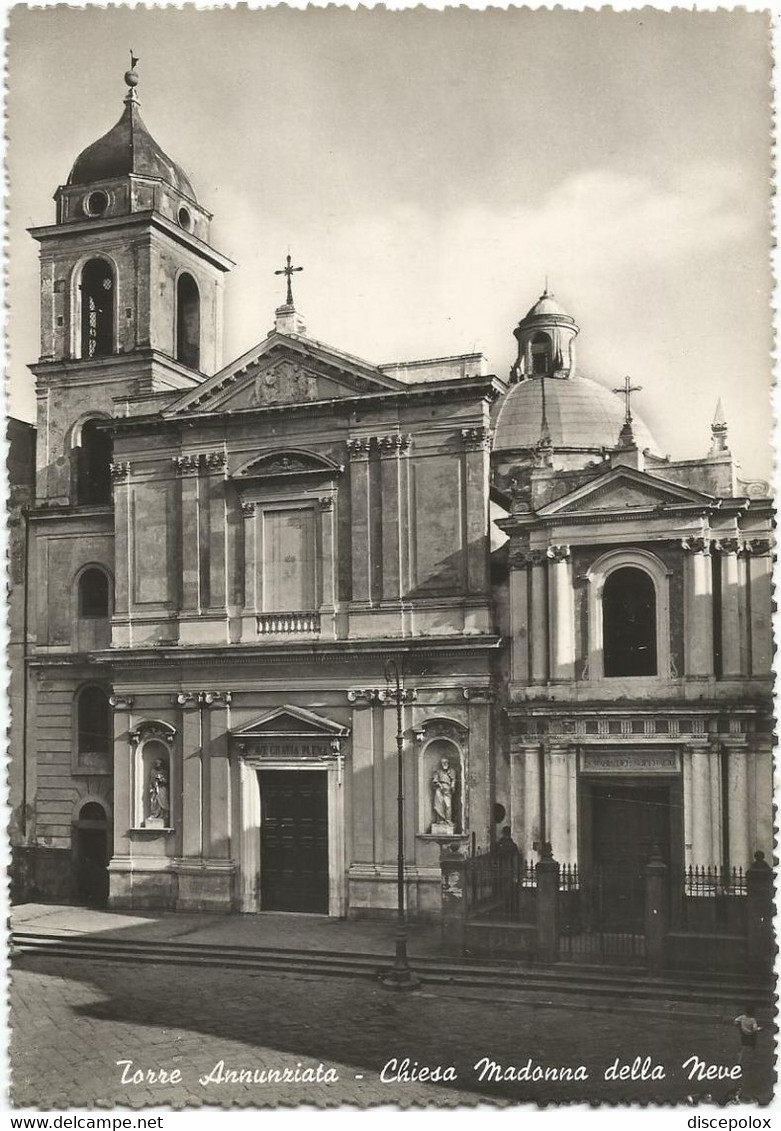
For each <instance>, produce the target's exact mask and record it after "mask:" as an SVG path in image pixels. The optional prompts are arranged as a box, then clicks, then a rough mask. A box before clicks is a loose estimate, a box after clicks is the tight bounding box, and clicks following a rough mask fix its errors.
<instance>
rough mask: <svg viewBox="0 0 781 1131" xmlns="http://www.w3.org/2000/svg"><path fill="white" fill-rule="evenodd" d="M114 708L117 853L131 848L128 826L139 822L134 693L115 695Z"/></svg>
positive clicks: (112, 702) (124, 853) (122, 852)
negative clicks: (135, 774)
mask: <svg viewBox="0 0 781 1131" xmlns="http://www.w3.org/2000/svg"><path fill="white" fill-rule="evenodd" d="M110 702H111V706H112V707H113V712H114V799H113V800H114V855H115V856H126V855H127V854H128V853H129V852H130V839H129V837H128V829H130V828H132V827H133V826H134V825H135V824H137V823H139V822H140V817H139V816H138V815H137V814H136V812H135V807H136V798H135V796H134V780H133V775H134V760H135V759H134V754H135V749H134V747H133V745H132V743H131V739H130V731H131V720H132V716H131V710H132V707H133V696H132V695H112V696H111V700H110Z"/></svg>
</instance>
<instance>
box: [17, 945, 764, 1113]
mask: <svg viewBox="0 0 781 1131" xmlns="http://www.w3.org/2000/svg"><path fill="white" fill-rule="evenodd" d="M10 991H11V992H10V1000H11V1025H12V1033H11V1050H10V1051H11V1071H12V1080H11V1104H12V1105H13V1106H14V1107H17V1108H18V1107H37V1108H40V1109H42V1110H62V1109H63V1108H68V1107H79V1108H96V1107H114V1106H130V1107H136V1108H138V1107H157V1106H170V1107H173V1108H182V1107H193V1106H201V1105H217V1106H226V1107H227V1106H230V1105H232V1104H236V1105H239V1106H246V1107H262V1106H266V1105H274V1106H280V1105H295V1104H303V1103H312V1104H318V1105H334V1104H360V1105H367V1104H381V1103H385V1104H387V1103H396V1104H399V1105H401V1106H405V1107H406V1106H409V1105H412V1104H437V1105H453V1104H474V1103H477V1102H480V1101H481V1100H482V1101H486V1100H489V1101H493V1102H497V1103H502V1102H508V1101H510V1102H513V1101H514V1102H519V1101H523V1100H526V1101H529V1100H536V1101H538V1102H543V1103H544V1102H551V1101H559V1102H560V1101H566V1100H582V1099H586V1098H588V1099H591V1100H595V1099H601V1100H613V1101H627V1100H633V1099H635V1100H646V1101H648V1100H650V1101H654V1100H656V1101H662V1102H663V1101H666V1102H670V1101H671V1100H672V1101H676V1102H685V1100H686V1098H687V1097H688V1096H693V1097H695V1098H696V1097H699V1098H703V1097H704V1096H705V1094H706V1093H707V1094H708V1095H710V1096H711V1097H712V1098H713V1100H714V1101H715V1102H723V1101H724V1100H725V1099H726V1097H727V1094H728V1092H729V1090H730V1088H732V1087H734V1084H732V1083H730V1082H729V1081H724V1080H722V1081H720V1082H719V1081H712V1082H697V1081H690V1080H688V1079H687V1073H685V1072H683V1071H682V1068H681V1065H682V1063H683V1061H684V1060H686V1059H687V1058H688V1057H691V1056H697V1057H699V1058H700V1059H701V1060H702V1061H704V1062H706V1063H708V1064H711V1063H713V1064H722V1065H732V1064H734V1063H735V1062H736V1061H737V1052H738V1048H737V1036H736V1031H735V1029H734V1027H733V1026H732V1025H731V1024H730V1021H731V1017H730V1014H729V1013H724V1012H722V1011H720V1009H719V1008H717V1007H715V1006H714V1007H712V1008H701V1007H696V1008H695V1007H691V1006H684V1005H680V1006H676V1004H675V1003H673V1002H658V1003H654V1004H653V1005H652V1006H650V1007H649V1006H648V1004H647V1003H639V1002H636V1003H632V1002H622V1001H618V1000H617V1001H615V1002H612V1003H611V1002H609V1001H606V1000H604V999H597V1000H596V1001H595V1000H594V999H589V998H585V997H577V996H576V995H572V994H570V995H566V996H565V995H564V994H561V995H557V997H556V998H555V999H553V1000H551V999H550V996H548V1000H545V1001H543V1000H541V999H540V995H539V993H538V994H537V995H534V994H532V993H530V994H528V995H524V994H522V993H518V992H513V993H512V994H511V995H509V1000H508V998H507V997H506V996H504V995H502V994H501V993H500V992H499V991H496V990H490V991H485V992H482V991H477V990H474V989H472V990H468V989H466V988H459V987H452V988H439V987H423V988H422V989H420V990H417V991H415V992H413V993H412V994H406V995H400V994H394V993H392V992H389V991H388V990H385V989H383V988H382V987H380V986H378V985H377V984H375V983H373V982H371V981H369V980H364V979H358V978H355V979H352V978H336V977H328V978H319V977H314V976H307V975H301V974H298V973H296V974H287V975H286V974H267V973H249V972H244V971H241V972H237V971H222V970H215V969H199V968H197V967H196V966H184V965H182V966H164V965H157V964H144V963H115V962H104V961H95V962H88V961H85V960H73V959H64V958H55V957H47V956H39V955H23V956H21V957H19V958H17V959H16V960H15V961H14V963H13V970H12V975H11V986H10ZM763 1024H764V1025H765V1026H766V1027H765V1030H764V1031H763V1033H762V1034H761V1035H760V1044H759V1047H758V1050H757V1053H756V1063H755V1064H754V1065H753V1066H751V1068H750V1074H749V1078H748V1079H747V1080H746V1081H745V1084H744V1087H743V1092H744V1095H753V1096H757V1097H759V1098H760V1099H761V1100H762V1101H763V1102H767V1101H768V1100H769V1099H770V1094H771V1091H772V1084H771V1083H770V1081H771V1080H772V1043H773V1041H772V1032H771V1029H772V1024H771V1022H769V1021H765V1022H763ZM482 1057H487V1058H489V1059H490V1060H492V1061H495V1062H496V1063H497V1064H499V1065H501V1066H502V1068H503V1069H507V1068H510V1067H515V1068H516V1069H517V1068H524V1067H525V1066H526V1065H527V1063H528V1061H529V1059H530V1058H531V1062H532V1065H531V1066H532V1068H534V1067H535V1066H541V1067H542V1068H543V1069H544V1068H546V1067H547V1068H560V1067H562V1066H569V1067H570V1068H572V1069H575V1068H576V1067H577V1066H579V1065H582V1066H583V1067H584V1069H585V1071H586V1072H587V1074H588V1079H587V1080H581V1081H575V1080H569V1081H564V1080H561V1079H559V1080H558V1081H555V1082H551V1081H550V1080H549V1081H548V1082H547V1083H546V1082H544V1081H542V1082H540V1081H537V1082H533V1081H532V1082H525V1081H519V1080H517V1079H516V1080H507V1079H504V1080H497V1079H489V1078H485V1079H483V1080H481V1079H480V1073H479V1071H475V1069H474V1066H475V1064H477V1062H478V1061H480V1059H481V1058H482ZM636 1057H639V1058H640V1061H639V1062H638V1064H637V1066H636V1069H635V1074H636V1076H637V1074H638V1073H640V1074H641V1075H642V1074H643V1073H642V1064H643V1062H644V1061H645V1058H646V1057H648V1058H649V1060H648V1062H647V1066H646V1069H645V1076H646V1077H649V1076H650V1073H651V1070H652V1068H653V1066H654V1065H661V1066H662V1067H663V1070H664V1073H665V1079H664V1080H661V1081H660V1080H658V1079H656V1080H654V1079H650V1078H646V1079H639V1078H636V1079H634V1080H625V1081H623V1082H622V1081H610V1080H607V1081H606V1080H605V1078H604V1072H605V1069H606V1068H609V1067H610V1066H611V1065H613V1063H614V1061H615V1060H616V1058H618V1060H619V1062H620V1064H627V1065H630V1066H631V1065H632V1064H633V1062H634V1060H635V1058H636ZM393 1058H397V1059H398V1060H399V1061H401V1060H403V1059H404V1058H408V1060H409V1061H410V1062H411V1063H412V1064H414V1063H415V1062H416V1061H417V1062H418V1066H422V1065H428V1066H434V1065H440V1066H443V1067H445V1066H449V1065H452V1066H453V1068H454V1070H455V1074H456V1076H457V1079H455V1080H450V1081H445V1082H439V1083H431V1082H422V1081H420V1080H418V1081H409V1080H406V1081H405V1080H401V1081H395V1082H387V1083H386V1082H383V1081H382V1080H381V1079H380V1074H381V1072H382V1070H383V1066H385V1065H386V1064H387V1062H389V1061H391V1060H392V1059H393ZM119 1060H125V1061H132V1062H133V1063H132V1066H131V1067H130V1068H129V1069H127V1072H128V1073H133V1072H136V1071H138V1070H141V1071H142V1072H145V1071H146V1070H147V1069H155V1070H160V1069H164V1070H167V1071H168V1072H169V1073H173V1072H174V1070H178V1072H179V1074H180V1076H181V1080H180V1081H177V1082H167V1083H164V1082H154V1083H150V1082H143V1083H136V1084H134V1083H123V1082H122V1080H121V1072H122V1069H121V1067H118V1066H117V1061H119ZM220 1062H223V1064H224V1068H225V1069H226V1070H234V1071H240V1070H261V1069H285V1068H288V1069H290V1070H292V1071H295V1070H296V1069H297V1067H298V1070H299V1072H302V1071H303V1070H305V1069H307V1068H308V1069H310V1070H312V1071H315V1070H317V1069H318V1066H319V1065H321V1064H322V1066H323V1068H322V1069H321V1071H320V1075H321V1077H322V1074H323V1071H325V1070H329V1069H331V1070H333V1073H334V1075H335V1076H338V1080H335V1081H332V1082H331V1083H326V1082H323V1081H322V1079H321V1080H320V1081H319V1082H317V1081H314V1082H300V1083H295V1082H290V1083H263V1082H248V1081H246V1080H244V1081H243V1082H230V1083H218V1082H216V1073H215V1066H218V1065H219V1063H220ZM210 1074H211V1076H212V1082H210V1083H207V1084H202V1083H200V1082H199V1081H200V1080H201V1078H203V1077H208V1076H209V1075H210ZM387 1074H391V1075H392V1069H391V1070H386V1075H387Z"/></svg>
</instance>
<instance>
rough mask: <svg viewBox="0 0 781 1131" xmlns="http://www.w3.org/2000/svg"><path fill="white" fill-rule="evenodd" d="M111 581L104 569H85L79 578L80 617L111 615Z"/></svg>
mask: <svg viewBox="0 0 781 1131" xmlns="http://www.w3.org/2000/svg"><path fill="white" fill-rule="evenodd" d="M110 611H111V610H110V598H109V581H108V577H107V575H106V573H105V572H104V571H103V570H102V569H97V568H94V567H93V568H90V569H85V570H84V573H83V574H82V575H81V577H80V578H79V616H80V617H107V616H109V615H110Z"/></svg>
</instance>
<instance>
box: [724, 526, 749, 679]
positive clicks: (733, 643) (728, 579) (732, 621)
mask: <svg viewBox="0 0 781 1131" xmlns="http://www.w3.org/2000/svg"><path fill="white" fill-rule="evenodd" d="M739 545H740V543H739V542H738V539H737V538H722V539H720V541H719V548H720V550H721V669H722V675H723V676H724V678H725V679H729V678H734V677H735V676H740V675H743V674H744V668H743V665H742V663H741V647H740V636H741V633H740V581H739V577H738V549H739Z"/></svg>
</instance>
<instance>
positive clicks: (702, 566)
mask: <svg viewBox="0 0 781 1131" xmlns="http://www.w3.org/2000/svg"><path fill="white" fill-rule="evenodd" d="M681 545H682V547H683V549H684V551H685V556H684V594H685V595H684V626H683V627H684V634H683V639H684V656H685V662H684V668H685V675H688V676H700V677H703V678H707V677H708V676H712V675H713V585H712V574H711V557H710V543H709V542H708V540H707V539H705V538H684V539H683V541H682V543H681Z"/></svg>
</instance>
